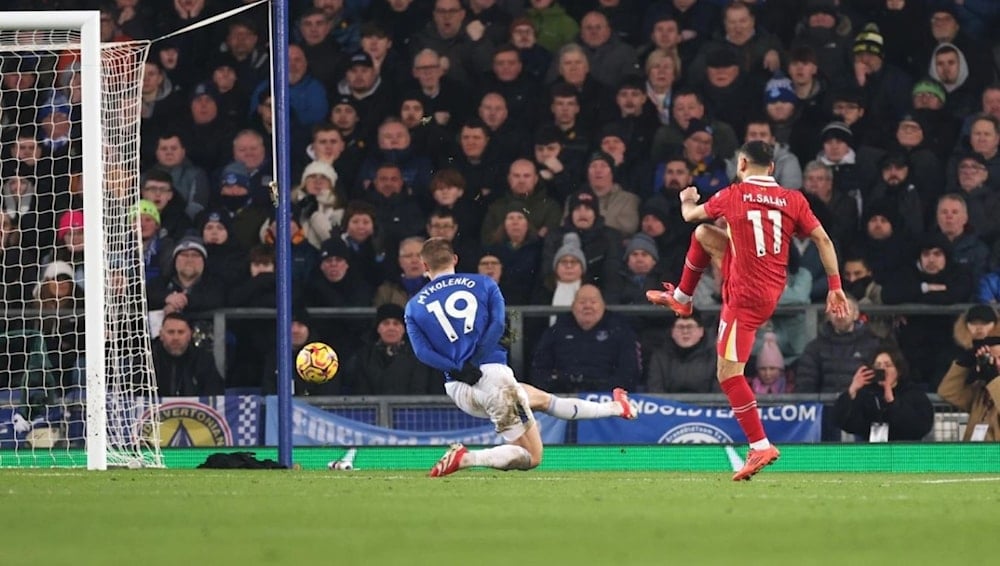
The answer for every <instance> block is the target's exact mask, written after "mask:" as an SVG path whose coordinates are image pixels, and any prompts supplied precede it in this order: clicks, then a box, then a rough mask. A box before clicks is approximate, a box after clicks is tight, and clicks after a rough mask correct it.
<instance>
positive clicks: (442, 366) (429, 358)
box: [405, 305, 456, 371]
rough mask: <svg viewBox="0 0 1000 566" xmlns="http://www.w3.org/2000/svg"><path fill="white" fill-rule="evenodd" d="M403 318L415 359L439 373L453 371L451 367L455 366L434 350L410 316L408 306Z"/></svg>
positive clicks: (453, 368) (425, 335)
mask: <svg viewBox="0 0 1000 566" xmlns="http://www.w3.org/2000/svg"><path fill="white" fill-rule="evenodd" d="M405 318H406V334H407V335H408V336H409V338H410V344H411V345H412V346H413V354H414V355H415V356H417V359H418V360H420V361H421V362H422V363H424V364H426V365H429V366H431V367H432V368H434V369H436V370H439V371H454V370H455V369H456V368H455V367H453V366H454V365H455V364H453V363H452V362H451V360H449V359H448V358H446V357H444V356H442V355H441V354H439V353H437V351H435V350H434V346H433V344H432V343H431V341H430V340H429V339H428V338H427V334H425V333H424V331H423V329H422V328H420V325H419V324H417V322H416V319H415V318H414V317H413V316H411V314H410V307H409V305H407V307H406V317H405Z"/></svg>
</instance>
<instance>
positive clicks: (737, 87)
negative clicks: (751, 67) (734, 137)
mask: <svg viewBox="0 0 1000 566" xmlns="http://www.w3.org/2000/svg"><path fill="white" fill-rule="evenodd" d="M705 62H706V68H705V81H704V84H703V85H702V87H701V88H702V95H703V96H704V97H705V103H706V104H707V105H708V106H709V108H711V109H712V116H713V117H714V118H716V119H718V120H721V121H723V122H725V123H727V124H729V125H730V126H732V127H733V130H735V131H737V132H739V131H742V130H743V124H745V123H746V117H747V116H748V115H750V114H752V113H753V112H754V111H756V110H757V109H759V108H760V106H759V104H758V103H757V101H756V100H754V99H753V98H752V97H749V96H747V95H746V93H747V91H753V90H756V89H759V88H760V82H759V81H757V79H756V78H753V77H752V76H751V75H750V74H748V72H747V70H745V69H743V68H741V66H740V56H739V54H737V53H736V52H735V51H733V50H732V49H730V48H728V47H721V48H716V49H715V50H714V51H711V52H709V53H708V56H707V57H706V59H705Z"/></svg>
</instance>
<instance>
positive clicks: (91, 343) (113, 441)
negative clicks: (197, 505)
mask: <svg viewBox="0 0 1000 566" xmlns="http://www.w3.org/2000/svg"><path fill="white" fill-rule="evenodd" d="M100 25H101V23H100V12H97V11H56V12H4V13H3V17H2V18H0V65H3V66H4V70H8V69H14V70H15V72H16V73H17V74H18V77H19V78H18V82H17V84H16V86H15V87H14V90H17V92H15V93H14V94H15V95H16V97H15V98H16V100H17V101H18V104H17V106H7V105H6V104H5V106H4V107H3V109H2V110H3V112H4V114H5V116H4V120H3V121H4V124H3V135H4V137H3V139H2V140H0V141H2V143H3V147H4V152H3V154H2V159H0V161H2V163H0V166H2V168H3V178H4V182H5V186H4V188H5V193H4V194H5V195H7V194H8V191H7V186H6V183H7V182H10V179H12V178H16V179H17V182H18V183H20V185H19V186H22V187H23V186H30V187H31V191H35V189H38V192H32V193H31V199H28V200H30V201H31V205H30V206H34V207H35V209H30V206H26V207H24V208H22V209H19V211H18V210H15V213H14V216H16V218H14V219H7V218H5V219H4V221H5V223H9V224H10V226H12V227H13V229H14V230H16V231H17V232H18V242H19V245H20V250H19V253H20V254H21V255H20V257H22V258H26V257H31V258H35V259H34V263H33V264H28V263H24V264H23V265H20V266H18V267H19V268H20V269H21V270H22V272H23V273H24V276H23V279H22V280H21V281H20V283H21V285H22V286H23V288H24V291H25V292H24V293H22V295H23V296H19V297H17V298H16V300H15V299H9V297H11V295H8V294H5V295H4V296H3V297H4V299H3V300H4V305H3V307H4V313H3V318H4V320H3V323H4V333H3V344H4V348H6V349H5V350H3V351H0V354H2V355H4V356H5V357H6V359H7V360H14V359H32V358H30V356H32V355H34V354H38V356H37V358H38V359H39V360H40V361H39V362H38V364H36V365H37V367H35V366H31V365H29V364H28V362H25V367H24V368H23V369H17V370H15V368H14V367H9V368H6V373H5V378H6V383H0V388H3V387H7V388H8V389H9V390H10V391H19V394H18V400H17V401H14V400H13V397H14V395H13V394H12V395H11V396H12V400H11V402H10V403H11V405H12V406H13V409H9V414H10V415H11V417H10V418H11V419H12V421H16V426H13V428H14V430H15V433H14V434H13V436H12V438H6V439H5V440H4V442H6V446H5V447H4V448H5V449H4V450H0V467H5V466H36V467H37V466H54V465H55V466H81V467H82V466H83V465H86V467H87V468H88V469H91V470H103V469H106V468H108V467H109V466H129V467H137V466H160V465H162V462H161V457H160V449H159V437H158V430H159V418H158V414H157V406H158V404H157V403H158V402H157V399H156V382H155V377H154V375H153V369H152V358H151V354H150V339H149V334H148V326H147V312H146V305H145V284H144V270H143V262H142V242H141V236H140V233H139V228H138V222H137V218H136V213H135V210H136V207H137V206H138V202H139V128H140V118H141V111H140V101H141V96H140V93H141V85H142V71H143V63H144V61H145V58H146V54H147V52H148V49H149V45H150V43H149V42H148V41H143V42H130V43H122V44H105V45H102V44H101V42H100ZM53 62H54V66H52V67H51V68H50V65H53ZM67 62H68V65H67ZM25 74H26V75H29V79H27V80H22V79H21V78H20V77H21V76H22V75H25ZM57 76H58V77H59V79H58V80H56V79H55V78H54V77H57ZM42 77H46V78H45V79H42ZM32 82H33V84H31V85H30V89H33V90H28V84H29V83H32ZM4 86H5V87H8V86H9V85H7V84H6V82H5V84H4ZM22 88H24V89H25V90H20V89H22ZM5 94H6V92H5ZM4 100H5V102H7V100H8V99H6V98H5V99H4ZM25 100H27V101H30V102H29V104H32V106H28V105H24V104H22V101H25ZM10 114H14V118H11V119H8V116H9V115H10ZM27 132H34V139H32V134H31V133H27ZM22 143H23V144H27V145H31V144H32V143H34V144H37V145H41V146H43V148H44V149H37V150H36V151H37V152H38V154H37V155H36V156H34V157H32V156H31V155H30V152H29V151H28V150H25V153H24V155H22V152H21V145H20V144H22ZM8 148H12V149H10V150H8ZM14 148H16V149H14ZM36 158H37V159H36ZM43 160H44V162H43ZM42 187H46V188H45V189H44V190H43V189H42ZM45 191H50V192H45ZM17 198H18V199H19V200H17V202H23V201H24V200H25V198H24V197H23V196H22V195H21V194H20V193H18V196H17ZM29 209H30V210H29ZM6 212H7V211H6V210H5V213H6ZM29 215H30V216H31V218H34V219H35V222H36V224H34V225H29V224H28V223H27V221H24V219H26V218H28V217H29ZM5 216H7V215H6V214H5ZM39 219H41V220H39ZM21 221H24V222H21ZM19 222H20V223H19ZM84 227H85V228H84ZM77 231H81V232H82V254H80V252H79V245H78V243H76V244H74V245H72V246H71V245H70V244H69V243H68V242H70V240H73V239H74V238H79V237H80V236H79V235H75V234H76V232H77ZM4 237H5V239H6V234H5V236H4ZM25 242H31V243H30V244H27V243H25ZM5 243H6V242H5ZM64 243H65V245H64ZM32 246H34V247H33V248H32ZM74 246H75V247H74ZM83 258H86V261H84V260H83ZM81 271H82V276H81V275H80V272H81ZM50 275H51V276H52V277H51V278H50ZM32 276H34V277H35V279H34V280H32V279H31V277H32ZM60 276H62V277H63V278H62V279H60ZM67 280H68V281H69V282H71V284H72V286H71V287H68V288H70V289H73V293H74V294H72V295H71V296H69V297H66V296H64V295H63V294H62V293H66V291H64V290H62V289H63V288H62V287H60V286H59V285H58V281H67ZM50 283H52V285H51V289H52V290H51V291H50V287H49V284H50ZM50 293H51V294H54V296H50ZM84 297H85V300H84ZM79 301H82V303H83V309H82V314H83V316H82V321H81V320H80V317H79V314H80V313H79V311H80V309H79V304H80V302H79ZM65 320H70V321H71V322H69V323H66V322H64V321H65ZM81 324H82V329H81ZM66 325H69V326H70V327H71V328H72V329H73V331H72V333H66V332H65V330H66ZM15 327H16V328H17V330H16V331H12V330H10V329H11V328H15ZM14 334H18V335H19V336H21V339H20V341H16V342H15V341H13V340H10V339H8V338H9V337H10V336H13V335H14ZM27 336H31V337H37V338H38V339H37V340H28V339H27V338H25V337H27ZM74 340H75V342H73V341H74ZM66 342H73V343H74V344H75V345H73V346H72V347H66V348H67V349H66V350H65V351H64V350H62V349H61V348H63V347H64V345H65V343H66ZM29 344H30V346H29ZM17 347H23V351H17ZM39 349H40V352H39V351H38V350H39ZM53 349H56V351H53ZM53 359H56V360H57V362H53V361H52V360H53ZM67 359H68V360H70V361H69V362H66V361H65V360H67ZM61 363H63V364H65V366H62V365H60V364H61ZM74 365H76V367H72V366H74ZM54 366H58V367H54ZM81 366H82V367H81ZM33 372H34V373H33ZM53 376H55V377H53ZM32 396H34V397H33V398H36V399H42V402H41V406H40V407H39V408H37V409H33V410H30V411H29V410H27V409H24V406H26V405H27V404H28V399H29V397H32ZM18 403H19V404H18ZM5 414H6V413H5ZM0 424H8V423H0ZM10 424H13V423H10ZM0 428H2V427H0ZM81 448H85V454H86V456H85V459H83V458H81V457H80V456H79V455H80V452H81ZM11 452H12V453H13V456H10V455H9V453H11ZM3 454H8V457H7V458H6V459H7V461H4V460H5V458H4V456H3Z"/></svg>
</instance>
